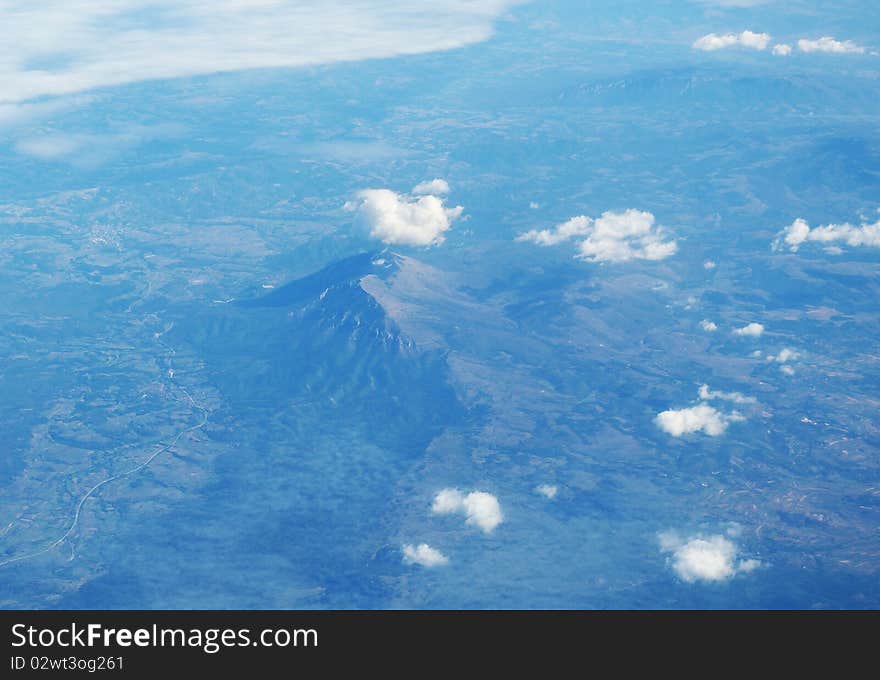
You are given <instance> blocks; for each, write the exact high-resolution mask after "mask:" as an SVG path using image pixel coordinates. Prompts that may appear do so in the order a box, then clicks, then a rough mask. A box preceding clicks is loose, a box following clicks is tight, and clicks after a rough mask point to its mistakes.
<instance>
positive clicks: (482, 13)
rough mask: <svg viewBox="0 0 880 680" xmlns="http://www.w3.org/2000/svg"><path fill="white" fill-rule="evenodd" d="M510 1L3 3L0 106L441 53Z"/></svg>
mask: <svg viewBox="0 0 880 680" xmlns="http://www.w3.org/2000/svg"><path fill="white" fill-rule="evenodd" d="M514 4H516V0H470V1H467V2H465V1H463V0H450V1H447V2H443V3H424V4H423V6H420V7H419V11H413V8H412V3H410V2H406V1H405V0H339V1H338V2H333V3H327V2H323V1H320V0H297V1H295V2H294V1H292V0H211V1H210V2H209V1H208V0H125V1H122V0H100V1H99V0H41V2H33V1H32V0H4V1H3V2H2V10H0V11H2V17H3V19H2V22H0V82H2V83H3V88H2V91H0V103H3V102H22V101H26V100H31V99H36V98H38V97H43V96H51V95H67V94H72V93H75V92H82V91H85V90H90V89H94V88H98V87H106V86H111V85H120V84H124V83H132V82H139V81H145V80H156V79H164V78H177V77H189V76H195V75H199V74H208V73H216V72H221V71H238V70H242V69H252V68H273V67H290V66H304V65H314V64H327V63H335V62H341V61H356V60H362V59H373V58H384V57H392V56H395V55H402V54H421V53H425V52H432V51H436V50H448V49H453V48H456V47H460V46H463V45H469V44H473V43H476V42H480V41H483V40H486V39H487V38H489V37H490V36H491V35H492V31H493V24H494V21H495V20H496V19H497V18H498V16H499V15H501V14H502V13H503V12H505V11H506V10H507V9H508V8H510V7H511V6H513V5H514Z"/></svg>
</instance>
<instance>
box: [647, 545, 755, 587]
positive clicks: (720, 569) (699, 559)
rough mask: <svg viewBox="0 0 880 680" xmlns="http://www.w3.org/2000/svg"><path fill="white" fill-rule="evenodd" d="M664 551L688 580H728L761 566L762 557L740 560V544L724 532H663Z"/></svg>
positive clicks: (674, 567)
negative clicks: (685, 534) (691, 534)
mask: <svg viewBox="0 0 880 680" xmlns="http://www.w3.org/2000/svg"><path fill="white" fill-rule="evenodd" d="M660 550H661V551H662V552H665V553H670V554H671V555H670V565H671V566H672V569H673V570H674V571H675V573H676V574H677V575H678V577H679V578H680V579H681V580H682V581H685V582H687V583H694V582H696V581H726V580H727V579H729V578H732V577H734V576H736V575H737V574H745V573H748V572H750V571H754V570H755V569H756V568H758V567H759V566H760V562H758V560H754V559H745V560H739V559H737V554H738V552H739V549H738V548H737V546H736V544H735V543H733V541H731V540H730V539H729V538H726V537H725V536H722V535H721V534H716V535H714V536H708V537H701V536H694V537H691V538H689V539H683V538H682V537H680V536H679V535H678V534H677V533H675V532H666V533H663V534H661V535H660Z"/></svg>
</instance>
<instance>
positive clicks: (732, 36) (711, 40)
mask: <svg viewBox="0 0 880 680" xmlns="http://www.w3.org/2000/svg"><path fill="white" fill-rule="evenodd" d="M769 44H770V35H769V34H767V33H754V32H752V31H743V32H742V33H725V34H723V35H719V34H717V33H709V34H708V35H704V36H703V37H702V38H699V39H697V40H696V41H695V42H694V44H693V48H694V49H695V50H703V51H704V52H714V51H715V50H723V49H725V48H727V47H748V48H750V49H753V50H765V49H767V45H769Z"/></svg>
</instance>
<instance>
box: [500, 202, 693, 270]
mask: <svg viewBox="0 0 880 680" xmlns="http://www.w3.org/2000/svg"><path fill="white" fill-rule="evenodd" d="M580 237H584V238H583V240H581V241H580V243H579V244H578V255H577V257H580V258H583V259H585V260H589V261H591V262H626V261H628V260H663V259H666V258H667V257H670V256H671V255H674V254H675V253H676V251H677V250H678V245H677V244H676V242H675V241H674V240H664V238H665V234H664V230H663V229H662V228H661V227H659V226H656V225H655V218H654V215H653V214H652V213H650V212H646V211H643V210H635V209H633V208H630V209H628V210H624V211H623V212H613V211H607V212H604V213H602V216H601V217H599V218H596V219H593V218H591V217H587V216H586V215H578V216H577V217H572V218H571V219H570V220H568V221H566V222H563V223H562V224H558V225H556V226H555V227H554V228H552V229H540V230H538V229H532V230H531V231H527V232H526V233H524V234H520V235H519V236H517V237H516V240H517V241H524V242H531V243H536V244H538V245H540V246H552V245H557V244H559V243H563V242H565V241H570V240H572V239H576V238H580Z"/></svg>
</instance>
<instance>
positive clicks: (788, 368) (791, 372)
mask: <svg viewBox="0 0 880 680" xmlns="http://www.w3.org/2000/svg"><path fill="white" fill-rule="evenodd" d="M779 370H780V371H782V372H783V373H785V375H794V369H793V368H792V367H791V366H780V367H779Z"/></svg>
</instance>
